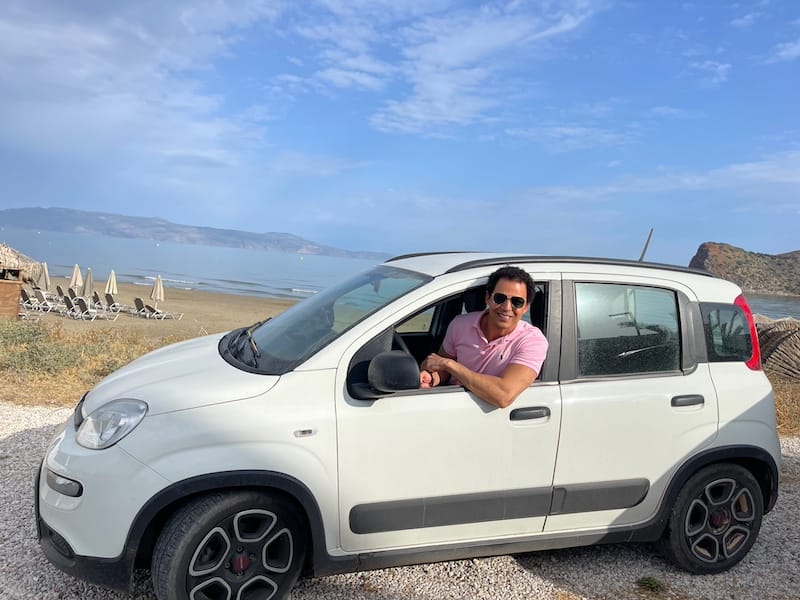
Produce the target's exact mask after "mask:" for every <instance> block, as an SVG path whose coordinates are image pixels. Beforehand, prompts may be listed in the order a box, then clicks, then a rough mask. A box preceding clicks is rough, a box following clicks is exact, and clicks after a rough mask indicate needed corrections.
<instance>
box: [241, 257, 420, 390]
mask: <svg viewBox="0 0 800 600" xmlns="http://www.w3.org/2000/svg"><path fill="white" fill-rule="evenodd" d="M430 279H431V278H430V277H429V276H427V275H423V274H421V273H413V272H411V271H404V270H402V269H397V268H394V267H387V266H385V265H381V266H378V267H375V268H374V269H372V270H371V271H367V272H365V273H362V274H360V275H357V276H356V277H353V278H352V279H349V280H347V281H345V282H344V283H340V284H339V285H336V286H333V287H331V288H328V289H326V290H323V291H321V292H319V293H318V294H315V295H314V296H311V297H310V298H307V299H305V300H303V301H302V302H299V303H297V304H295V305H294V306H292V307H291V308H289V309H288V310H286V311H284V312H282V313H281V314H279V315H278V316H277V317H275V318H273V319H270V320H268V321H266V322H264V323H262V324H260V325H258V326H257V327H255V328H254V329H252V330H251V332H250V334H251V336H252V344H255V348H257V352H256V353H254V359H255V360H254V363H255V369H256V370H257V371H258V372H260V373H267V374H270V375H281V374H283V373H286V372H288V371H291V370H292V369H294V368H295V367H296V366H297V365H299V364H301V363H302V362H303V361H305V360H306V359H307V358H309V357H310V356H311V355H312V354H314V353H315V352H317V351H318V350H320V349H321V348H323V347H324V346H326V345H328V344H329V343H330V342H332V341H333V340H335V339H336V338H337V337H339V336H340V335H341V334H342V333H344V332H345V331H347V330H348V329H350V328H351V327H352V326H353V325H355V324H356V323H358V322H360V321H362V320H363V319H365V318H366V317H368V316H369V315H371V314H373V313H375V312H376V311H378V310H380V309H381V308H383V307H384V306H386V305H387V304H389V303H390V302H392V301H393V300H395V299H396V298H399V297H400V296H403V295H405V294H406V293H408V292H409V291H411V290H413V289H415V288H417V287H419V286H421V285H422V284H423V283H425V282H427V281H430ZM235 339H237V338H234V340H235ZM231 343H233V341H231Z"/></svg>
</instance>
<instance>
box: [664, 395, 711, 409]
mask: <svg viewBox="0 0 800 600" xmlns="http://www.w3.org/2000/svg"><path fill="white" fill-rule="evenodd" d="M705 402H706V399H705V398H703V396H701V395H700V394H687V395H686V396H673V398H672V401H671V402H670V404H672V406H674V407H676V408H680V407H682V406H697V405H698V404H705Z"/></svg>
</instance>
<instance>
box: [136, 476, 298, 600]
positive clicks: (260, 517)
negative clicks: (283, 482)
mask: <svg viewBox="0 0 800 600" xmlns="http://www.w3.org/2000/svg"><path fill="white" fill-rule="evenodd" d="M307 540H308V533H307V527H306V525H305V519H304V518H303V517H302V516H301V515H300V514H299V512H298V510H297V509H296V508H295V507H294V505H293V504H292V503H291V502H290V501H289V500H287V499H285V498H283V497H280V496H272V495H267V494H263V493H259V492H252V491H247V492H232V493H215V494H211V495H208V496H203V497H201V498H198V499H196V500H193V501H191V502H189V503H188V504H187V505H185V506H184V507H182V508H181V509H179V510H178V511H177V512H176V513H175V514H174V515H173V516H172V518H170V519H169V521H168V522H167V524H166V525H165V526H164V529H163V530H162V531H161V534H160V535H159V538H158V541H157V542H156V546H155V549H154V551H153V560H152V564H151V569H150V570H151V576H152V579H153V588H154V590H155V593H156V596H157V597H158V599H159V600H280V599H282V598H286V597H287V596H288V595H289V592H290V591H291V589H292V587H293V586H294V584H295V582H296V581H297V577H298V576H299V574H300V570H301V568H302V566H303V561H304V560H305V553H306V546H307Z"/></svg>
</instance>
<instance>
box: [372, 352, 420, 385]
mask: <svg viewBox="0 0 800 600" xmlns="http://www.w3.org/2000/svg"><path fill="white" fill-rule="evenodd" d="M367 379H368V381H369V385H370V386H371V387H373V388H374V389H376V390H378V391H379V392H383V393H389V392H399V391H401V390H416V389H418V388H419V365H418V364H417V361H416V360H415V359H414V357H413V356H411V355H410V354H408V353H407V352H403V351H402V350H389V351H388V352H381V353H380V354H378V355H377V356H376V357H375V358H373V359H372V360H371V361H370V363H369V368H368V369H367Z"/></svg>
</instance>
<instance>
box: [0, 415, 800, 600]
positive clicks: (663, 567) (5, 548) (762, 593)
mask: <svg viewBox="0 0 800 600" xmlns="http://www.w3.org/2000/svg"><path fill="white" fill-rule="evenodd" d="M70 412H71V410H68V409H63V408H48V407H41V406H34V407H23V406H16V405H12V404H5V403H0V481H2V486H0V519H2V521H1V522H2V523H3V526H2V535H0V597H2V598H4V599H13V600H30V599H34V598H35V599H37V600H73V599H74V600H101V599H102V600H155V597H154V595H153V591H152V586H151V585H150V578H149V574H148V573H147V572H146V571H139V572H137V573H136V574H135V577H134V584H133V586H132V589H131V592H130V594H120V593H117V592H113V591H110V590H107V589H105V588H101V587H98V586H94V585H91V584H89V583H86V582H84V581H80V580H77V579H74V578H72V577H70V576H68V575H66V574H64V573H62V572H61V571H59V570H58V569H56V568H55V567H53V566H52V565H51V564H50V563H49V562H48V561H47V559H46V558H45V557H44V555H43V554H42V552H41V550H40V548H39V545H38V543H37V541H36V536H35V526H34V516H33V481H34V476H35V472H36V469H37V467H38V465H39V461H40V460H41V458H42V456H43V454H44V451H45V448H46V447H47V444H48V442H49V440H50V438H51V437H52V435H53V434H54V432H55V431H56V429H57V427H58V425H59V424H60V423H62V422H63V421H64V420H65V419H66V418H67V417H68V415H69V414H70ZM781 445H782V448H783V468H782V482H781V489H780V496H779V498H778V503H777V505H776V507H775V509H774V510H773V511H772V512H770V514H768V515H766V516H765V518H764V522H763V525H762V529H761V533H760V535H759V538H758V541H757V542H756V544H755V546H754V547H753V548H752V549H751V550H750V553H749V554H748V555H747V557H745V559H744V560H743V561H742V562H741V563H739V564H738V565H737V566H736V567H734V568H733V569H732V570H730V571H728V572H726V573H722V574H719V575H714V576H696V575H690V574H688V573H685V572H683V571H680V570H677V569H675V568H674V567H672V566H670V565H668V564H667V563H666V562H665V561H664V560H663V559H662V558H661V557H660V556H659V555H658V554H656V553H655V552H654V550H653V549H652V547H650V546H649V545H645V544H630V545H607V546H593V547H586V548H573V549H568V550H556V551H547V552H536V553H530V554H518V555H513V556H497V557H491V558H482V559H471V560H461V561H452V562H446V563H435V564H423V565H417V566H411V567H402V568H396V569H384V570H380V571H370V572H362V573H349V574H345V575H336V576H331V577H321V578H317V579H307V580H303V581H301V582H299V583H298V585H297V587H296V589H295V590H294V591H293V592H292V595H291V598H292V600H498V599H503V600H506V599H509V600H513V599H520V600H522V599H526V600H530V599H542V600H582V599H585V600H601V599H613V600H618V599H623V598H624V599H628V598H632V599H647V600H652V599H675V600H686V599H702V600H751V599H752V600H785V599H787V598H800V437H792V438H783V439H782V440H781ZM645 577H646V578H651V579H653V580H655V581H656V582H658V583H659V584H660V591H651V590H648V589H645V588H643V587H640V585H639V584H637V581H640V580H641V579H642V578H645Z"/></svg>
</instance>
